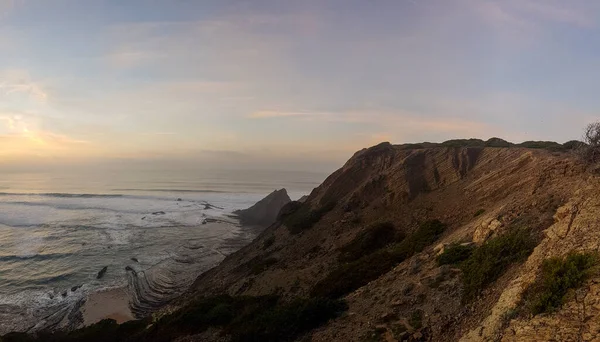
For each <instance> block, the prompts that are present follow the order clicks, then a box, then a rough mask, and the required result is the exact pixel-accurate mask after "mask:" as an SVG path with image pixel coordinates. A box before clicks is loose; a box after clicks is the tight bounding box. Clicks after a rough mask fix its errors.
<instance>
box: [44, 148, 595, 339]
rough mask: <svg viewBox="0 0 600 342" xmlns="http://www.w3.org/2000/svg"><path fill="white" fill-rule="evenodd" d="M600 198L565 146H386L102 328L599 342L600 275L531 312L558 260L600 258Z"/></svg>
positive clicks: (126, 334)
mask: <svg viewBox="0 0 600 342" xmlns="http://www.w3.org/2000/svg"><path fill="white" fill-rule="evenodd" d="M599 191H600V178H599V177H597V176H596V175H595V174H594V173H592V172H590V171H588V170H587V169H586V167H585V165H583V164H582V163H581V162H580V161H578V160H577V159H576V158H574V156H573V155H572V154H570V153H569V152H565V151H561V152H556V151H554V152H551V151H548V150H541V149H528V148H522V147H516V146H511V147H508V148H505V147H496V148H492V147H448V146H427V147H424V146H422V145H401V146H393V145H390V144H387V143H384V144H380V145H377V146H374V147H372V148H369V149H364V150H361V151H359V152H357V153H356V154H355V155H354V156H353V157H352V158H351V159H350V160H349V161H348V162H347V163H346V164H345V165H344V166H343V167H342V168H341V169H339V170H338V171H336V172H335V173H333V174H332V175H331V176H330V177H328V178H327V179H326V180H325V181H324V182H323V184H322V185H321V186H319V187H318V188H316V189H315V190H314V191H313V192H312V193H311V194H310V196H309V197H308V198H307V199H306V200H305V201H304V202H302V203H300V202H290V203H288V204H287V205H286V206H285V207H284V208H283V209H282V210H281V212H280V214H279V217H278V219H277V222H276V223H274V224H272V225H271V226H270V227H268V228H267V229H266V230H264V232H263V233H261V235H260V236H259V237H258V238H257V239H255V240H254V241H253V242H252V243H251V244H250V245H248V246H246V247H244V248H242V249H241V250H240V251H238V252H237V253H234V254H232V255H230V256H228V257H227V258H226V259H225V260H224V261H223V262H222V263H221V264H220V265H219V266H218V267H215V268H214V269H212V270H210V271H208V272H206V273H204V274H203V275H201V276H200V277H199V278H198V279H197V280H196V281H195V283H194V284H193V285H192V286H191V288H190V289H189V290H188V291H187V292H186V293H185V294H184V295H183V296H181V297H180V298H178V299H176V300H175V301H174V302H172V303H171V304H170V305H169V306H168V307H166V308H164V309H163V310H161V312H159V313H157V314H156V315H155V317H154V322H155V323H153V324H151V323H150V322H151V320H145V321H139V322H136V323H133V325H129V326H128V327H125V328H123V329H119V328H116V327H114V326H111V325H110V324H108V325H107V326H108V327H110V329H112V330H111V331H115V333H114V334H116V335H117V336H121V337H119V338H122V339H115V340H122V341H136V340H144V341H171V340H177V341H251V340H252V341H255V340H278V341H289V340H294V339H296V340H298V341H323V342H325V341H538V340H556V341H592V340H593V339H594V338H595V336H597V335H598V334H599V333H600V324H598V323H597V322H600V285H598V284H600V273H599V272H597V271H596V269H597V268H591V269H590V271H589V272H588V271H586V273H581V272H580V274H579V275H581V277H580V278H577V279H578V280H577V281H571V282H570V283H569V286H570V287H568V288H566V290H569V291H566V290H565V292H564V293H561V294H560V295H561V296H559V297H556V296H555V297H556V298H558V299H557V300H558V301H556V298H555V297H553V298H552V299H553V300H555V302H552V303H558V304H560V305H556V307H555V308H553V310H547V312H543V313H539V314H536V315H534V314H533V311H532V310H531V309H530V308H531V307H532V306H531V303H532V302H533V300H532V299H531V298H534V299H535V298H538V297H532V296H533V295H532V293H533V294H534V295H537V292H535V291H538V292H539V291H540V290H539V289H540V288H543V287H540V286H541V285H539V284H540V280H539V279H543V278H541V274H543V272H542V271H543V270H547V268H548V267H547V265H548V262H547V260H548V259H549V258H552V257H562V256H565V255H567V254H569V253H571V252H593V253H595V252H596V251H599V250H600V223H599V222H600V221H598V220H597V219H596V218H597V217H599V216H600V209H599V208H600V198H599V197H598V196H597V194H598V193H599ZM556 260H559V259H556ZM556 260H555V263H554V264H553V265H555V266H556V265H559V263H558V261H556ZM590 260H597V259H594V258H592V257H590ZM571 266H573V265H571ZM556 267H558V266H556ZM556 267H555V270H556V269H558V270H560V268H556ZM571 271H573V270H571ZM571 271H569V272H571ZM592 271H593V272H592ZM561 272H562V271H561ZM569 272H566V273H565V274H567V275H568V276H571V275H573V274H575V275H578V273H577V272H575V273H573V272H571V273H569ZM582 272H583V271H582ZM563 273H564V272H563ZM553 274H554V275H558V276H561V273H560V272H558V273H557V272H555V273H553ZM584 275H585V276H584ZM562 276H563V278H564V274H562ZM563 278H561V279H563ZM563 294H567V295H565V296H563ZM263 296H269V297H263ZM273 296H275V297H273ZM298 298H304V299H303V300H300V301H298ZM338 299H342V300H343V302H345V304H344V303H342V302H339V301H337V300H338ZM546 299H547V298H546ZM265 308H266V309H265ZM265 310H266V311H265ZM341 311H343V312H344V313H342V314H341V315H340V314H339V313H340V312H341ZM265 312H266V313H265ZM536 313H538V312H536ZM317 316H318V317H317ZM161 317H162V318H161ZM314 317H317V318H316V319H315V318H314ZM199 322H202V323H199ZM149 324H151V327H148V325H149ZM315 327H316V328H315ZM98 329H100V331H106V330H107V329H109V328H103V326H99V327H92V328H90V329H89V330H88V333H89V334H97V333H96V332H95V331H98ZM79 334H80V335H76V336H79V337H77V338H80V337H81V336H88V335H85V334H84V335H81V334H83V333H79ZM111 334H113V332H111ZM132 334H133V335H132ZM93 336H96V335H93ZM111 336H115V335H111ZM132 336H133V338H132ZM265 336H268V338H266V339H265ZM77 338H76V339H71V340H72V341H79V340H82V339H77ZM111 338H113V339H114V337H111ZM136 338H137V339H136ZM49 340H51V339H49ZM57 340H61V339H57ZM83 340H85V339H83Z"/></svg>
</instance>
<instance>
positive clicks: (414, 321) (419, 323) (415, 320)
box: [408, 310, 423, 330]
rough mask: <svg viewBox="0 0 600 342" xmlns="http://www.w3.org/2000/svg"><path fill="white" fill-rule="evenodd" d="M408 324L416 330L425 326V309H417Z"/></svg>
mask: <svg viewBox="0 0 600 342" xmlns="http://www.w3.org/2000/svg"><path fill="white" fill-rule="evenodd" d="M408 324H410V326H411V327H413V329H415V330H419V329H421V328H422V327H423V311H421V310H415V311H413V313H412V314H411V315H410V317H409V319H408Z"/></svg>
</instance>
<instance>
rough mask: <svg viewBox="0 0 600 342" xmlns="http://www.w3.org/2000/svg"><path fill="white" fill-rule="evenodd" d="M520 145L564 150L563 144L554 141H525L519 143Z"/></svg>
mask: <svg viewBox="0 0 600 342" xmlns="http://www.w3.org/2000/svg"><path fill="white" fill-rule="evenodd" d="M517 146H518V147H526V148H536V149H545V150H550V151H562V150H563V149H564V148H563V145H561V144H559V143H557V142H554V141H525V142H522V143H520V144H518V145H517Z"/></svg>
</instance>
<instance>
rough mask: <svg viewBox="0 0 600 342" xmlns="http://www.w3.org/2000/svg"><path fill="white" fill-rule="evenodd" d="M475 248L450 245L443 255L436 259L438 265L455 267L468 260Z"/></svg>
mask: <svg viewBox="0 0 600 342" xmlns="http://www.w3.org/2000/svg"><path fill="white" fill-rule="evenodd" d="M474 250H475V246H472V245H461V244H452V245H450V246H448V247H446V249H445V250H444V253H442V254H440V255H439V256H438V257H437V263H438V265H440V266H442V265H457V264H460V263H461V262H463V261H465V260H467V259H469V257H470V256H471V255H472V254H473V251H474Z"/></svg>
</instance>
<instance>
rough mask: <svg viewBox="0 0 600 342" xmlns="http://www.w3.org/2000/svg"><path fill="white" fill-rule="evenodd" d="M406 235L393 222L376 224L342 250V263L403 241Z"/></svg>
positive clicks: (340, 258) (340, 259)
mask: <svg viewBox="0 0 600 342" xmlns="http://www.w3.org/2000/svg"><path fill="white" fill-rule="evenodd" d="M404 238H405V235H404V234H403V233H402V232H400V231H398V230H396V227H394V224H393V223H391V222H380V223H376V224H374V225H372V226H370V227H368V228H367V229H366V230H364V231H362V232H361V233H359V234H358V235H357V236H356V237H355V238H354V240H352V241H351V242H350V243H348V244H347V245H345V246H344V247H342V248H341V249H340V252H341V254H340V256H339V261H340V262H352V261H355V260H357V259H360V258H361V257H363V256H366V255H369V254H371V253H374V252H376V251H378V250H380V249H382V248H383V247H385V246H387V245H389V244H391V243H395V242H399V241H402V240H403V239H404Z"/></svg>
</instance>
